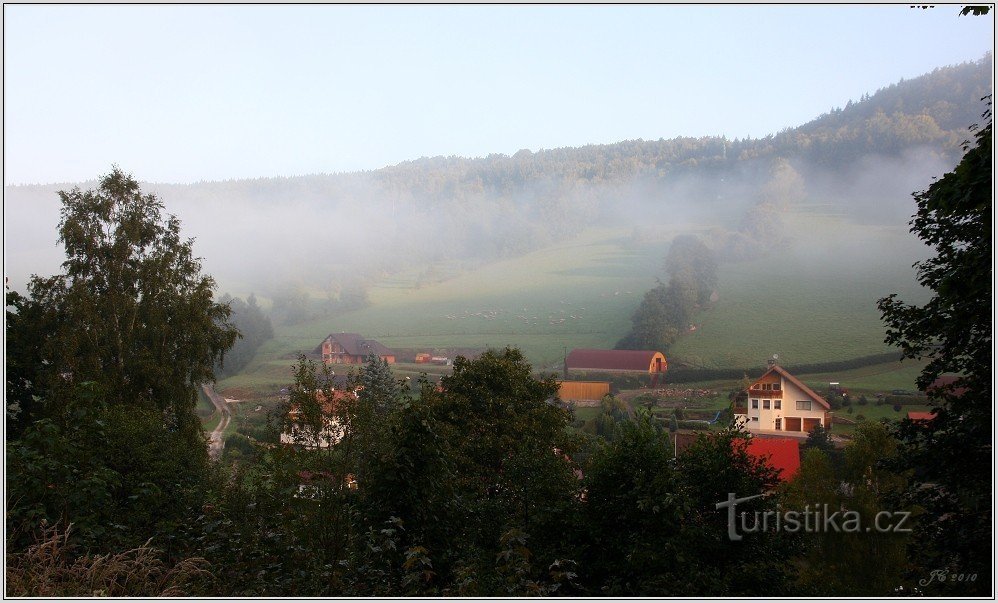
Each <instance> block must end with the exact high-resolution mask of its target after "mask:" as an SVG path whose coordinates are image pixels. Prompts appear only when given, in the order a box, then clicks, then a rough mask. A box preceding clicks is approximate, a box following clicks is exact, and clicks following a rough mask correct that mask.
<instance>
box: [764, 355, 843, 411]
mask: <svg viewBox="0 0 998 603" xmlns="http://www.w3.org/2000/svg"><path fill="white" fill-rule="evenodd" d="M774 372H775V373H776V374H778V375H780V376H782V377H783V378H784V379H786V380H787V381H789V382H790V383H793V384H794V385H796V386H797V387H798V388H800V390H801V391H803V392H804V393H805V394H807V395H808V396H810V397H811V398H812V399H813V400H815V401H816V402H817V403H818V404H821V405H822V406H824V407H825V408H827V409H829V410H831V408H832V407H831V405H830V404H829V403H828V400H825V399H824V398H822V397H821V396H819V395H818V394H816V393H815V392H814V390H813V389H811V388H810V387H808V386H806V385H804V384H803V383H801V381H800V380H799V379H797V377H794V376H793V375H791V374H790V373H788V372H787V370H786V369H785V368H783V367H782V366H780V365H778V364H774V365H773V366H771V367H769V370H768V371H766V372H765V373H763V374H762V377H759V378H758V379H756V380H755V383H758V382H759V381H762V380H763V379H764V378H765V377H766V375H768V374H770V373H774Z"/></svg>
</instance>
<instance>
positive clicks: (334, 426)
mask: <svg viewBox="0 0 998 603" xmlns="http://www.w3.org/2000/svg"><path fill="white" fill-rule="evenodd" d="M332 394H333V395H332V399H329V400H327V399H326V396H324V395H323V394H322V393H321V392H317V393H316V399H317V400H318V402H319V408H320V414H321V421H322V428H321V429H320V431H319V432H318V433H314V430H313V429H310V428H307V427H306V426H305V425H303V423H302V416H301V414H302V413H301V409H299V408H297V407H294V406H293V407H291V409H290V410H288V420H287V421H286V423H285V426H284V429H283V430H282V431H281V443H282V444H295V445H300V446H304V447H306V448H329V447H330V446H333V445H334V444H338V443H339V441H340V440H342V439H343V436H344V435H345V433H346V430H345V429H344V427H343V425H341V424H340V419H339V411H340V404H341V403H342V402H343V401H344V400H346V399H349V398H351V397H352V398H353V399H356V398H357V392H344V391H340V390H334V391H333V392H332Z"/></svg>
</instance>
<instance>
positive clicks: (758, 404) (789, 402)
mask: <svg viewBox="0 0 998 603" xmlns="http://www.w3.org/2000/svg"><path fill="white" fill-rule="evenodd" d="M745 405H746V406H744V407H736V408H735V409H734V415H735V418H736V419H739V420H740V421H741V422H742V423H743V424H744V426H745V429H746V430H748V431H749V432H752V433H769V434H777V435H779V434H781V433H784V432H785V433H787V435H793V434H796V435H797V436H803V435H805V434H807V433H810V431H811V430H812V429H814V428H815V427H816V426H817V425H821V426H822V427H824V428H825V429H829V428H830V427H831V426H832V415H831V406H830V405H829V404H828V402H827V401H826V400H825V399H824V398H823V397H821V396H819V395H818V394H817V393H815V392H814V390H812V389H811V388H809V387H808V386H806V385H804V384H803V383H801V381H800V380H799V379H797V378H796V377H794V376H793V375H791V374H790V373H788V372H787V371H786V369H784V368H783V367H781V366H779V365H778V364H775V363H770V366H769V370H767V371H766V372H765V373H763V375H762V376H761V377H759V378H758V379H756V380H755V382H754V383H752V385H750V386H749V388H748V398H747V399H746V401H745Z"/></svg>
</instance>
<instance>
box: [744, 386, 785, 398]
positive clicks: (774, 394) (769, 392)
mask: <svg viewBox="0 0 998 603" xmlns="http://www.w3.org/2000/svg"><path fill="white" fill-rule="evenodd" d="M748 395H749V397H750V398H766V399H769V400H772V399H774V398H777V399H781V400H782V399H783V390H781V389H755V388H750V389H749V390H748Z"/></svg>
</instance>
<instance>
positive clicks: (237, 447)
mask: <svg viewBox="0 0 998 603" xmlns="http://www.w3.org/2000/svg"><path fill="white" fill-rule="evenodd" d="M224 449H225V450H226V451H229V450H234V451H238V452H239V454H240V455H241V456H253V455H255V454H256V446H254V445H253V442H252V440H250V439H249V438H247V437H246V436H244V435H243V434H241V433H233V434H231V435H229V437H227V438H225V446H224Z"/></svg>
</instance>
